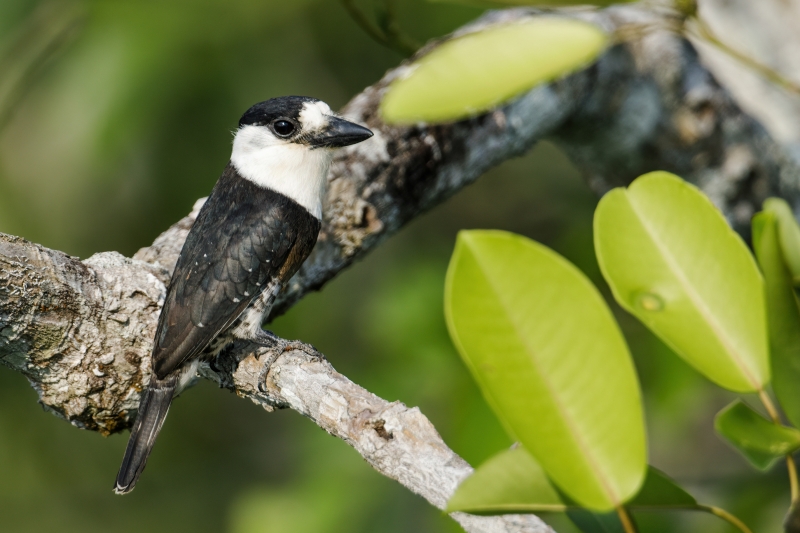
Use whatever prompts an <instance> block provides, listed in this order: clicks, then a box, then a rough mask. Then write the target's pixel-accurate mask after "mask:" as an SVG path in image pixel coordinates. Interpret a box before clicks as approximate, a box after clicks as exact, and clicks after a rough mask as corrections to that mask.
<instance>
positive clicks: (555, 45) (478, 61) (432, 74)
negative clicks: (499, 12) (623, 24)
mask: <svg viewBox="0 0 800 533" xmlns="http://www.w3.org/2000/svg"><path fill="white" fill-rule="evenodd" d="M608 40H609V39H608V36H607V35H606V34H605V32H604V31H603V30H602V29H601V28H599V27H598V26H595V25H594V24H589V23H586V22H584V21H581V20H574V19H569V18H559V17H544V18H535V19H530V20H527V21H524V22H520V21H516V22H513V23H510V24H500V25H495V26H491V27H488V28H485V29H483V30H481V31H478V32H472V33H467V34H466V35H463V36H461V37H458V38H456V39H452V40H449V41H447V42H445V43H442V45H441V46H439V47H437V48H435V49H434V50H431V51H430V52H429V53H427V54H425V55H424V56H422V57H421V58H419V59H416V60H415V61H414V63H413V67H412V68H410V69H408V70H407V71H406V72H405V74H404V75H403V76H401V77H399V78H397V79H395V80H394V81H392V83H391V84H390V85H389V89H388V90H387V92H386V94H385V95H384V97H383V100H381V107H380V109H381V116H382V117H383V119H384V120H385V121H386V122H387V123H393V124H414V123H416V122H446V121H452V120H457V119H462V118H465V117H469V116H473V115H477V114H478V113H480V112H485V111H487V110H488V109H491V108H492V107H497V105H499V104H501V103H504V102H507V101H509V100H511V99H512V98H513V97H515V96H517V95H518V94H520V93H522V92H524V91H527V90H530V89H531V88H532V87H535V86H536V85H540V84H542V83H546V82H548V81H552V80H554V79H557V78H560V77H563V76H565V75H567V74H569V73H571V72H574V71H576V70H578V69H580V68H582V67H585V66H586V65H588V64H589V63H591V62H592V61H594V60H595V59H596V58H597V56H599V55H600V53H601V52H602V51H603V50H605V48H606V46H607V44H608ZM454 87H457V88H458V90H453V88H454Z"/></svg>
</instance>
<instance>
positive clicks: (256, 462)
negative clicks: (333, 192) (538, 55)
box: [0, 0, 788, 533]
mask: <svg viewBox="0 0 800 533" xmlns="http://www.w3.org/2000/svg"><path fill="white" fill-rule="evenodd" d="M359 3H361V2H359ZM54 6H55V7H54ZM60 6H66V8H67V9H64V10H63V11H60V10H59V9H60ZM42 10H52V11H47V13H50V12H57V13H67V14H70V16H72V13H76V15H75V16H76V19H75V21H76V24H77V26H76V29H75V30H74V31H75V33H70V34H69V38H65V39H62V40H59V41H58V42H59V43H60V44H59V47H58V48H57V49H55V50H49V51H48V53H47V55H46V56H37V58H35V59H36V61H38V62H37V63H36V64H35V65H34V64H31V65H28V66H27V67H25V65H24V64H22V63H19V62H20V61H23V58H19V57H17V56H16V55H15V54H12V56H13V57H14V58H15V61H17V63H15V65H17V66H16V67H15V68H22V67H25V68H26V69H27V70H25V72H30V75H26V76H23V77H21V78H20V79H21V81H20V82H19V83H21V85H18V86H17V87H18V89H17V90H18V91H19V93H18V94H19V95H20V96H19V97H18V98H17V99H16V100H14V104H13V107H12V108H11V109H9V116H8V121H7V123H6V124H5V126H4V127H3V129H2V130H0V231H3V232H6V233H12V234H16V235H21V236H23V237H26V238H27V239H30V240H32V241H35V242H39V243H42V244H44V245H45V246H49V247H52V248H56V249H60V250H63V251H66V252H67V253H70V254H73V255H77V256H80V257H87V256H89V255H91V254H92V253H95V252H100V251H105V250H117V251H120V252H122V253H124V254H128V255H130V254H132V253H134V252H135V251H136V250H137V249H138V248H139V247H141V246H145V245H147V244H149V243H150V242H152V240H153V239H154V238H155V237H156V236H157V235H158V233H159V232H161V231H163V230H164V229H165V228H166V227H168V226H169V225H170V224H171V223H173V222H174V221H176V220H177V219H178V218H180V217H181V216H183V215H185V214H186V213H187V212H188V211H189V209H190V208H191V206H192V203H193V202H194V201H195V199H196V198H198V197H200V196H205V195H206V194H208V191H209V190H210V188H211V186H212V185H213V183H214V182H215V180H216V179H217V177H218V175H219V173H220V172H221V170H222V168H223V166H224V165H225V163H226V161H227V159H228V156H229V150H230V141H231V135H230V132H231V131H232V130H233V128H234V127H235V125H236V122H237V120H238V117H239V115H240V114H241V113H242V112H243V111H244V110H245V109H246V108H247V107H248V106H250V105H251V104H253V103H254V102H257V101H260V100H264V99H266V98H269V97H272V96H277V95H281V94H307V95H313V96H316V97H319V98H322V99H324V100H326V101H327V102H329V103H330V104H331V105H332V106H333V107H334V108H336V107H341V106H342V105H343V104H344V103H346V101H347V100H348V99H349V98H350V97H352V96H353V95H355V94H356V93H357V92H359V91H360V90H362V89H363V88H364V87H365V86H366V85H368V84H370V83H373V82H375V81H376V80H377V79H378V78H379V77H380V76H381V75H382V74H383V72H384V71H385V70H386V69H388V68H391V67H393V66H395V65H396V64H397V63H398V62H399V60H400V59H401V56H400V55H398V54H396V53H394V52H392V51H390V50H387V49H384V48H383V47H381V46H378V45H377V44H375V43H374V42H373V41H372V40H371V39H370V38H369V37H368V36H367V35H365V34H364V33H363V32H362V31H361V30H360V29H359V27H358V26H357V25H356V23H354V22H353V21H352V20H351V19H350V18H349V17H348V15H347V13H346V12H345V11H344V9H343V8H342V7H341V6H340V5H339V4H338V3H336V2H323V1H322V0H302V1H294V2H278V1H277V0H227V1H222V0H207V1H204V2H200V1H189V0H172V1H169V2H158V1H155V0H136V1H134V0H117V1H115V2H105V1H101V0H96V1H85V2H66V1H65V2H61V3H54V2H36V1H32V0H4V1H3V2H0V57H6V56H5V55H4V54H5V51H6V50H8V49H11V48H12V47H13V46H15V45H14V44H13V43H18V42H23V41H19V40H18V39H20V35H21V33H20V32H22V31H24V28H27V27H30V25H31V21H33V20H39V19H33V18H31V17H41V18H43V19H47V18H48V17H47V16H44V15H42V14H41V13H42ZM73 10H74V11H73ZM480 12H481V10H480V9H478V8H471V7H463V6H457V5H444V4H428V3H425V2H423V1H422V0H408V1H407V2H403V3H398V13H397V14H398V24H399V25H400V27H402V28H403V30H404V31H405V32H407V33H409V34H410V35H411V37H413V38H414V39H416V40H418V41H423V42H424V41H425V40H427V39H429V38H431V37H433V36H437V35H441V34H444V33H446V32H448V31H450V30H452V29H454V28H456V27H458V26H460V25H462V24H464V23H466V22H468V21H469V20H472V19H474V18H475V17H476V16H478V15H479V14H480ZM57 22H58V23H59V24H61V23H63V20H61V19H59V20H58V21H57ZM37 31H38V30H37ZM36 35H50V34H49V33H47V32H45V31H42V32H41V33H38V34H36ZM3 65H4V64H3ZM0 68H5V67H0ZM5 74H6V72H5V71H3V72H0V78H3V76H4V75H5ZM15 83H17V82H15ZM4 101H7V100H4ZM0 105H2V102H0ZM596 201H597V200H596V198H595V196H594V195H593V194H592V193H591V192H590V191H589V189H588V187H586V186H585V184H584V183H583V182H582V180H581V178H580V176H579V175H578V174H577V172H576V171H575V170H574V168H573V167H571V166H570V165H569V163H568V162H567V161H566V160H565V158H564V157H563V156H562V155H561V154H560V153H559V152H558V151H557V150H556V149H555V148H554V147H553V146H551V145H548V144H546V143H543V144H540V145H539V146H538V147H537V148H536V149H535V150H533V152H532V153H531V154H530V155H528V156H526V157H524V158H522V159H518V160H514V161H510V162H508V163H506V164H504V165H502V166H501V167H499V168H498V169H496V170H494V171H492V172H489V173H488V174H487V175H486V176H484V177H482V178H481V179H480V180H479V181H478V183H476V184H475V185H473V186H471V187H469V188H468V189H466V190H464V191H463V192H461V193H460V194H459V195H457V196H456V197H455V198H454V199H452V200H451V201H449V202H448V203H447V204H445V205H443V206H441V207H439V208H437V209H435V210H434V211H432V212H431V213H428V214H426V215H424V216H422V217H420V218H419V219H417V220H415V221H414V222H413V223H412V224H410V225H409V227H408V228H406V229H404V230H403V231H402V232H401V233H400V234H399V235H398V236H396V237H394V238H392V239H390V240H389V241H387V242H386V243H385V244H384V245H382V246H381V247H380V249H378V250H377V251H376V252H374V253H373V254H372V255H370V256H369V257H368V258H367V259H366V260H364V261H362V262H361V263H359V264H358V265H356V266H354V267H353V268H352V269H351V270H349V271H347V272H345V273H343V274H342V275H341V276H340V277H339V279H337V280H335V281H334V282H332V283H331V284H330V285H329V286H327V287H325V289H324V290H323V291H322V292H321V293H319V294H313V295H310V296H309V297H307V298H305V299H304V300H303V301H302V302H301V303H300V304H299V305H298V306H297V307H296V308H294V309H293V310H292V311H291V312H290V313H288V314H287V315H286V316H284V317H282V318H280V319H279V320H278V321H276V323H275V324H273V328H274V329H275V330H276V331H277V332H278V333H280V334H281V335H283V336H286V337H289V338H302V339H303V340H306V341H308V342H311V343H313V344H314V345H316V346H317V347H318V348H319V349H320V350H322V351H323V353H325V354H326V355H327V356H328V357H329V358H330V359H331V361H332V362H333V364H334V365H335V366H336V368H337V369H338V370H339V371H341V372H343V373H344V374H345V375H347V376H349V377H350V378H351V379H353V380H354V381H356V382H357V383H359V384H361V385H362V386H364V387H366V388H368V389H369V390H371V391H373V392H375V393H376V394H379V395H381V396H382V397H384V398H387V399H389V400H394V399H399V400H401V401H403V402H405V403H406V404H408V405H418V406H420V408H421V410H422V412H423V413H425V414H426V415H427V416H428V417H429V418H430V419H431V420H432V421H433V423H434V424H435V425H436V427H437V429H438V430H439V431H440V432H441V434H442V436H443V437H444V439H445V441H446V442H447V443H448V444H449V445H450V446H451V447H452V448H453V449H454V450H456V451H457V452H458V453H460V454H461V455H462V456H463V457H464V458H465V459H466V460H468V461H469V462H470V463H472V464H478V463H480V462H483V461H484V460H486V459H487V458H488V457H490V456H491V455H494V454H495V453H497V452H499V451H501V450H502V449H504V448H507V447H508V445H509V444H510V442H509V441H508V438H507V437H506V436H505V434H504V432H503V431H502V429H501V428H500V426H499V424H498V423H497V422H496V421H495V420H494V417H493V415H492V414H491V412H490V411H489V409H488V407H486V405H485V404H484V403H483V400H482V399H481V398H480V395H479V393H478V391H477V388H476V387H475V385H474V384H473V383H472V380H471V378H470V377H469V375H468V372H467V370H466V369H465V368H464V367H463V365H462V364H461V362H460V360H459V359H458V356H457V355H456V353H455V350H454V349H453V348H452V346H451V344H450V341H449V339H448V336H447V331H446V327H445V323H444V317H443V313H442V304H441V302H442V294H443V288H444V275H445V271H446V268H447V262H448V259H449V256H450V253H451V251H452V247H453V244H454V242H455V235H456V232H457V231H458V230H459V229H462V228H498V229H505V230H508V231H514V232H517V233H520V234H523V235H526V236H528V237H531V238H534V239H536V240H537V241H540V242H542V243H544V244H546V245H548V246H550V247H552V248H554V249H555V250H556V251H558V252H559V253H561V254H562V255H564V256H565V257H567V258H568V259H569V260H570V261H572V262H574V263H575V264H576V265H578V266H579V267H580V268H581V269H582V270H583V272H584V273H586V274H587V275H588V276H589V277H590V278H591V280H592V281H593V282H594V283H595V284H598V286H603V285H602V278H601V276H600V275H599V270H598V267H597V265H596V263H595V261H594V258H593V257H594V254H593V250H592V234H591V220H592V211H593V209H594V206H595V205H596ZM604 294H605V296H606V297H609V296H610V294H609V293H608V292H607V291H606V292H605V293H604ZM612 308H613V309H615V314H616V318H617V319H618V321H619V322H620V323H621V325H622V327H623V329H624V330H625V335H626V338H627V339H628V340H629V343H630V345H631V350H632V353H633V355H634V358H635V359H636V367H637V369H638V371H639V374H640V380H641V382H642V388H643V394H644V401H645V408H646V411H647V415H648V416H647V420H648V435H649V442H650V443H651V449H650V462H651V463H652V464H654V465H656V466H657V467H658V468H660V469H661V470H663V471H665V472H667V473H668V474H669V475H670V476H671V477H673V478H675V479H676V480H678V481H679V482H680V483H681V484H682V485H684V486H686V487H687V488H689V489H691V492H692V493H693V494H695V495H696V496H697V497H698V498H700V499H702V501H708V502H710V503H714V504H717V505H721V506H724V507H726V508H731V509H736V511H737V515H738V516H740V517H741V518H742V519H744V520H745V521H746V522H747V523H748V524H750V525H752V526H753V529H754V530H755V531H774V530H777V529H778V527H779V524H780V520H781V518H782V513H783V511H784V510H785V508H786V507H787V504H788V496H787V495H786V494H785V471H782V470H781V469H780V468H776V469H775V470H773V471H772V472H770V473H769V474H767V475H766V476H760V475H757V474H755V473H754V472H752V471H751V470H750V469H749V467H748V466H747V464H746V463H745V462H744V460H743V459H741V458H740V457H739V456H738V455H737V454H736V453H735V452H734V451H732V450H730V449H729V448H728V447H726V445H725V444H723V443H722V442H721V441H720V440H719V439H718V438H717V437H716V436H714V435H713V430H712V429H711V428H712V425H713V424H712V420H713V416H714V413H715V412H716V411H718V410H719V409H720V408H722V407H723V406H724V405H726V404H727V403H729V402H730V400H731V399H732V395H729V394H728V393H725V392H723V391H719V390H718V389H717V388H715V387H713V386H712V385H711V384H710V383H708V382H706V381H705V380H704V379H703V378H701V377H700V376H698V375H697V374H696V373H695V372H694V371H692V370H691V369H689V367H688V366H687V365H685V364H684V363H682V362H681V361H680V360H679V359H678V358H676V357H674V356H672V355H671V354H670V353H669V350H668V349H667V348H666V347H665V346H664V345H663V344H662V343H660V342H659V341H658V340H656V339H655V338H654V337H653V336H652V335H651V334H650V333H648V332H647V331H646V330H645V329H644V328H642V327H641V326H640V325H639V324H637V323H636V322H635V320H634V319H632V318H631V317H630V316H628V315H626V314H625V313H622V312H619V310H618V308H616V307H614V306H613V304H612ZM35 402H36V394H35V392H34V391H33V390H32V389H31V388H30V386H29V385H28V384H27V383H26V382H25V380H24V378H22V377H21V376H19V375H18V374H16V373H14V372H12V371H10V370H8V369H5V368H0V473H1V474H0V496H1V497H0V523H1V525H0V530H2V531H9V532H20V533H25V532H31V533H33V532H41V531H47V530H51V531H59V532H64V533H70V532H82V533H84V532H94V531H97V532H100V531H107V530H108V529H109V528H113V529H114V530H115V531H118V532H121V533H123V532H128V531H130V532H134V531H141V530H143V529H147V530H149V531H152V532H153V533H160V532H166V531H170V532H176V533H180V532H190V531H191V532H193V533H196V532H220V531H229V532H232V533H261V532H270V533H282V532H288V531H291V532H293V533H305V532H308V533H311V532H327V531H348V532H356V533H357V532H367V531H370V532H371V531H381V532H387V533H392V532H401V531H402V532H405V531H418V532H422V533H424V532H433V531H437V532H438V531H458V528H457V527H456V526H455V523H453V522H452V521H451V520H450V519H448V518H446V517H444V516H443V515H442V514H441V513H440V512H439V511H437V510H436V509H433V508H432V507H430V506H429V505H428V504H427V503H426V502H424V501H423V500H422V499H420V498H419V497H417V496H414V495H412V494H410V493H409V492H408V491H407V490H405V489H404V488H402V487H400V486H399V485H398V484H396V483H395V482H393V481H389V480H387V479H384V478H382V477H381V476H380V475H378V474H376V473H375V472H373V471H372V470H371V468H370V467H369V466H368V465H366V464H365V463H364V461H363V460H362V459H361V458H360V457H359V456H358V455H357V454H356V453H355V452H353V451H352V450H351V449H350V448H349V447H348V446H347V445H346V444H344V443H343V442H341V441H338V440H337V439H334V438H332V437H330V436H328V435H327V434H326V433H324V432H323V431H322V430H320V429H318V428H317V427H315V426H314V425H313V424H312V423H310V422H309V421H308V420H305V419H304V418H302V417H301V416H299V415H297V414H296V413H294V412H291V411H281V412H277V413H273V414H267V413H265V412H264V411H262V410H260V409H259V408H257V407H255V406H254V405H251V404H249V403H247V402H244V401H242V400H240V399H238V398H236V397H235V396H234V395H232V394H230V393H228V392H224V391H220V390H217V389H216V388H215V387H213V386H212V385H211V384H209V383H201V384H200V385H199V386H197V387H195V388H194V389H191V390H189V391H187V393H186V394H184V395H183V396H182V397H181V399H180V400H178V401H176V403H175V405H174V406H173V408H172V410H171V414H170V420H169V423H168V424H167V425H166V426H165V428H164V431H163V434H162V435H161V437H160V439H159V444H158V445H157V446H156V449H155V451H154V454H153V456H152V458H151V459H150V461H149V467H148V469H147V473H146V474H145V475H144V477H143V479H142V482H141V484H140V486H139V487H138V488H137V490H136V491H135V492H133V493H132V494H131V495H129V496H125V497H119V496H115V495H114V494H113V493H112V490H111V488H112V482H113V479H114V474H115V473H116V471H117V468H118V467H119V461H120V460H121V457H122V453H123V450H124V447H125V441H126V438H127V435H117V436H113V437H110V438H108V439H104V438H102V437H100V436H99V435H97V434H95V433H90V432H85V431H78V430H77V429H75V428H73V427H71V426H69V425H68V424H65V423H64V422H63V421H61V420H59V419H57V418H55V417H54V416H52V415H51V414H49V413H46V412H43V411H42V409H41V408H39V407H38V406H37V405H36V403H35ZM687 449H691V451H692V453H686V450H687ZM545 518H546V519H547V520H548V522H550V523H552V524H553V525H554V527H555V528H556V530H557V531H558V532H559V533H568V532H570V531H574V529H571V526H569V525H568V524H567V523H566V521H565V520H562V519H561V518H559V517H557V516H546V517H545ZM637 520H638V521H639V524H640V525H641V526H643V529H644V530H645V531H652V532H667V531H704V532H709V533H714V532H723V531H728V530H727V529H725V526H724V524H719V523H718V520H716V519H715V518H713V517H705V516H702V515H690V514H685V515H680V516H678V517H665V516H664V515H661V514H652V515H650V516H646V517H637Z"/></svg>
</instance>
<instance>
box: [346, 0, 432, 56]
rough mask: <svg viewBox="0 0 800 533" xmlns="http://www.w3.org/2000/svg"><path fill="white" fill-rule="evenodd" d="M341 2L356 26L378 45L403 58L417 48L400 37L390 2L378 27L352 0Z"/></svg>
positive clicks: (406, 39)
mask: <svg viewBox="0 0 800 533" xmlns="http://www.w3.org/2000/svg"><path fill="white" fill-rule="evenodd" d="M341 2H342V6H344V8H345V9H346V10H347V12H348V13H349V14H350V17H352V19H353V20H354V21H355V22H356V24H358V25H359V26H360V27H361V29H362V30H364V31H365V32H366V33H367V35H369V36H370V37H372V39H373V40H375V41H377V42H378V43H380V44H382V45H384V46H386V47H387V48H390V49H392V50H394V51H395V52H397V53H399V54H401V55H403V56H410V55H411V54H413V53H414V52H416V51H417V49H418V48H419V46H418V45H417V43H415V42H413V41H412V40H411V39H409V38H407V37H405V36H404V35H402V34H401V33H400V31H399V30H398V28H397V23H396V22H395V20H394V5H393V2H391V0H387V2H386V3H385V16H384V17H383V18H384V21H383V24H382V25H381V26H380V27H379V26H378V25H377V24H375V23H374V22H372V21H371V20H370V19H369V17H367V16H366V15H365V14H364V13H363V12H362V11H361V10H360V9H359V8H358V6H356V3H355V1H354V0H341Z"/></svg>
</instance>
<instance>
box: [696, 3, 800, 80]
mask: <svg viewBox="0 0 800 533" xmlns="http://www.w3.org/2000/svg"><path fill="white" fill-rule="evenodd" d="M692 20H694V21H695V23H696V24H697V33H698V36H699V37H701V38H703V39H705V40H706V41H708V42H709V43H711V44H712V45H714V46H716V47H717V48H718V49H719V50H721V51H722V52H725V53H726V54H728V55H729V56H731V57H733V58H734V59H737V60H738V61H739V62H741V63H743V64H744V65H747V66H748V67H750V68H751V69H753V70H755V71H756V72H758V73H759V74H761V75H762V76H764V77H765V78H767V79H768V80H770V81H771V82H773V83H775V84H777V85H780V86H781V87H783V88H784V89H786V90H787V91H791V92H793V93H795V94H800V85H798V84H796V83H795V82H793V81H792V80H790V79H789V78H787V77H786V76H784V75H783V74H781V73H780V72H778V71H777V70H775V69H773V68H771V67H769V66H767V65H764V64H763V63H761V62H759V61H757V60H755V59H753V58H752V57H750V56H748V55H746V54H743V53H742V52H739V51H738V50H735V49H734V48H731V47H730V46H728V45H727V44H725V43H724V42H722V41H721V40H719V38H718V37H717V36H716V35H715V34H714V32H713V31H712V30H711V28H710V27H709V26H708V24H706V23H705V21H704V20H703V19H701V18H700V17H692Z"/></svg>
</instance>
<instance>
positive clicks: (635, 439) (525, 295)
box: [445, 231, 646, 510]
mask: <svg viewBox="0 0 800 533" xmlns="http://www.w3.org/2000/svg"><path fill="white" fill-rule="evenodd" d="M445 314H446V317H447V325H448V329H449V331H450V335H451V337H452V338H453V341H454V343H455V345H456V347H457V348H458V350H459V353H460V354H461V356H462V357H463V359H464V361H465V362H466V364H467V366H468V367H469V369H470V370H471V371H472V374H473V376H474V377H475V379H476V381H477V382H478V384H479V386H480V388H481V391H482V392H483V394H484V396H485V397H486V399H487V401H488V402H489V404H490V405H491V406H492V408H493V409H494V411H495V413H496V414H497V416H498V417H499V418H500V420H501V421H502V422H503V423H504V424H505V426H506V428H507V429H508V430H509V432H510V433H511V434H512V435H513V436H515V437H516V438H517V440H519V441H520V442H521V443H522V444H523V445H524V446H525V448H526V449H527V450H528V451H529V452H530V453H531V454H532V455H533V456H534V457H535V458H536V459H537V461H538V462H539V463H540V464H541V465H542V467H543V468H544V470H545V472H547V475H548V476H549V477H550V479H552V480H553V481H554V482H555V483H556V484H557V485H558V486H559V487H560V488H561V490H563V491H564V492H565V493H566V494H567V495H569V496H570V497H571V498H572V499H574V500H575V501H576V502H577V503H578V504H580V505H583V506H585V507H589V508H592V509H596V510H608V509H611V508H613V507H615V506H618V505H621V504H622V503H624V502H625V501H627V500H628V499H629V498H630V497H631V496H633V495H634V494H635V493H636V491H637V490H638V488H639V486H640V484H641V482H642V479H643V477H644V473H645V466H646V464H645V455H646V454H645V435H644V425H643V415H642V405H641V397H640V394H639V386H638V383H637V380H636V374H635V372H634V369H633V364H632V362H631V359H630V354H629V353H628V348H627V346H626V345H625V341H624V340H623V338H622V335H621V333H620V331H619V328H618V327H617V324H616V322H615V321H614V319H613V317H612V316H611V312H610V311H609V309H608V307H606V304H605V302H604V301H603V299H602V297H601V296H600V294H599V293H598V292H597V289H595V287H594V286H593V285H592V284H591V283H590V282H589V280H588V279H586V277H585V276H584V275H583V274H582V273H581V272H580V271H579V270H578V269H577V268H575V267H574V266H573V265H572V264H570V263H569V262H568V261H566V260H565V259H564V258H562V257H561V256H559V255H557V254H556V253H555V252H553V251H551V250H549V249H548V248H546V247H544V246H542V245H540V244H537V243H535V242H533V241H531V240H529V239H526V238H524V237H521V236H519V235H514V234H511V233H506V232H500V231H463V232H461V233H460V234H459V236H458V240H457V243H456V248H455V251H454V253H453V257H452V259H451V261H450V267H449V269H448V272H447V280H446V287H445Z"/></svg>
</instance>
